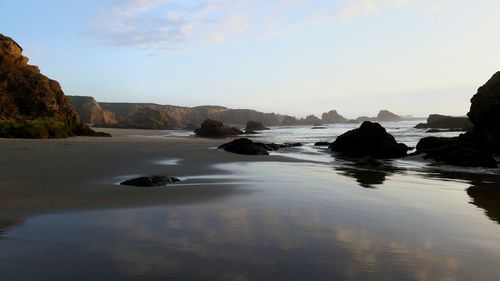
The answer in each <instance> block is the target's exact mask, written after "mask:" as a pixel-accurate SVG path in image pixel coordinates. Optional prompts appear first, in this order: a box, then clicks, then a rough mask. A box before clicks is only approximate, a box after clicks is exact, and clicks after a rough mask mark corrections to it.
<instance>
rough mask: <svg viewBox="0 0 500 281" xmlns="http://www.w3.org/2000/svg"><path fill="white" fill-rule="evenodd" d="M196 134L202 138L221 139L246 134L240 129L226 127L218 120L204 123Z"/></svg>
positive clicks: (209, 120)
mask: <svg viewBox="0 0 500 281" xmlns="http://www.w3.org/2000/svg"><path fill="white" fill-rule="evenodd" d="M194 133H195V134H196V135H197V136H200V137H209V138H221V137H227V136H237V135H242V134H244V133H243V131H241V130H239V129H238V128H230V127H226V126H224V124H222V122H220V121H217V120H211V119H207V120H205V121H203V123H202V124H201V127H200V128H198V129H196V130H195V131H194Z"/></svg>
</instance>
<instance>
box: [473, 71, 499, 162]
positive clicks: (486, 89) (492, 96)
mask: <svg viewBox="0 0 500 281" xmlns="http://www.w3.org/2000/svg"><path fill="white" fill-rule="evenodd" d="M467 115H468V116H469V118H470V121H471V122H472V123H473V124H474V134H476V135H477V137H478V138H480V139H482V141H483V147H482V149H484V150H485V151H488V152H491V153H500V72H497V73H495V74H494V75H493V77H491V79H490V80H488V82H486V84H484V85H483V86H481V87H480V88H479V89H478V90H477V93H476V94H475V95H474V96H473V97H472V99H471V107H470V111H469V113H468V114H467Z"/></svg>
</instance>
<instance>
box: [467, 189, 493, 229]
mask: <svg viewBox="0 0 500 281" xmlns="http://www.w3.org/2000/svg"><path fill="white" fill-rule="evenodd" d="M467 194H468V195H469V196H470V197H471V198H472V201H471V203H472V204H474V205H476V206H478V207H479V208H481V209H484V210H485V214H486V215H487V216H488V217H489V218H490V219H491V220H492V221H496V222H497V223H499V224H500V184H498V183H484V184H476V185H473V186H471V187H469V188H468V189H467Z"/></svg>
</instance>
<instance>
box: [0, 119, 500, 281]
mask: <svg viewBox="0 0 500 281" xmlns="http://www.w3.org/2000/svg"><path fill="white" fill-rule="evenodd" d="M418 122H420V121H418V120H417V121H402V122H388V123H382V125H383V126H384V127H385V128H386V129H387V131H388V132H389V133H391V134H392V135H394V137H395V138H396V140H397V141H399V142H403V143H405V144H407V145H409V146H411V147H415V146H416V144H417V143H418V140H419V139H420V138H422V137H426V136H446V137H450V136H456V135H458V134H459V132H442V133H426V132H425V130H420V129H414V126H415V125H416V123H418ZM358 126H359V124H331V125H324V128H322V129H312V126H299V127H272V128H271V129H270V130H267V131H263V132H262V133H260V134H258V135H255V136H252V137H251V138H253V139H254V140H259V141H263V142H274V143H285V142H300V143H303V146H301V147H293V148H287V149H282V150H279V151H277V152H272V155H279V156H283V157H286V158H289V159H291V160H295V161H266V162H258V161H257V162H256V161H245V162H235V163H224V164H218V165H217V167H216V168H217V169H218V170H219V171H221V172H220V174H210V175H197V176H192V177H185V178H182V181H181V182H179V183H178V184H177V183H176V184H175V185H173V186H170V187H166V188H172V189H179V190H180V189H183V188H186V187H188V186H190V187H192V186H193V185H194V186H196V188H198V189H200V190H210V188H213V183H214V182H215V183H216V184H220V185H225V186H226V187H227V188H228V191H230V192H225V193H224V194H223V195H216V196H213V197H211V198H210V200H196V201H193V202H190V203H185V204H175V205H169V204H164V205H156V206H149V207H148V206H144V207H135V208H127V207H123V208H113V209H107V210H87V211H75V212H70V213H57V214H44V215H39V216H33V217H30V218H28V219H26V220H25V221H24V222H23V224H22V226H18V227H12V228H10V229H9V230H8V231H6V233H5V235H4V236H5V238H4V239H0V280H207V281H208V280H237V281H249V280H259V281H261V280H270V281H274V280H284V281H285V280H286V281H293V280H297V281H299V280H300V281H309V280H311V281H314V280H318V281H322V280H325V281H327V280H328V281H332V280H340V281H344V280H345V281H347V280H391V281H392V280H398V281H399V280H401V281H406V280H408V281H409V280H415V281H453V280H463V281H470V280H484V281H495V280H500V279H499V278H500V184H499V183H500V172H499V170H498V169H482V168H473V169H469V168H458V167H452V166H446V165H441V164H439V163H434V162H432V161H430V160H426V159H423V158H422V157H420V156H413V157H407V158H402V159H396V160H386V161H371V160H370V161H368V160H363V161H355V160H349V159H340V158H338V157H336V155H334V154H332V153H330V152H329V151H328V149H327V148H326V147H317V146H314V143H315V142H317V141H333V140H335V138H336V137H337V136H338V135H340V134H342V133H344V132H346V131H348V130H351V129H354V128H356V127H358ZM162 134H163V137H166V138H168V137H180V136H181V137H194V136H191V135H192V133H191V132H187V131H164V132H162ZM213 149H216V148H213ZM220 153H227V152H224V151H220ZM249 157H252V156H249ZM182 161H183V160H182V159H170V160H169V159H165V162H164V164H165V163H168V165H182ZM0 235H1V234H0Z"/></svg>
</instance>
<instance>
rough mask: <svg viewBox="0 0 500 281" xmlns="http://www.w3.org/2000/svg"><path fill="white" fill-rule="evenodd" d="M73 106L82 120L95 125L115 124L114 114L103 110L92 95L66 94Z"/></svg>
mask: <svg viewBox="0 0 500 281" xmlns="http://www.w3.org/2000/svg"><path fill="white" fill-rule="evenodd" d="M67 97H68V99H69V101H70V102H71V104H73V107H74V108H75V110H76V111H77V112H78V114H79V115H80V119H81V120H82V122H84V123H87V124H92V125H96V126H103V125H109V124H116V123H118V121H117V120H116V117H115V115H114V114H113V113H112V112H110V111H107V110H104V109H103V108H102V107H101V105H100V104H99V103H98V102H97V101H96V100H95V99H94V98H93V97H84V96H67Z"/></svg>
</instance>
